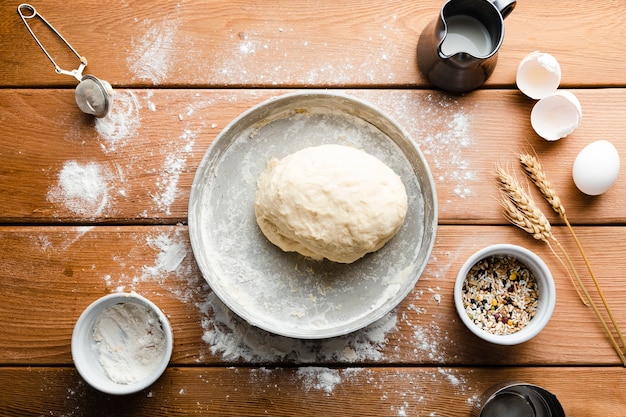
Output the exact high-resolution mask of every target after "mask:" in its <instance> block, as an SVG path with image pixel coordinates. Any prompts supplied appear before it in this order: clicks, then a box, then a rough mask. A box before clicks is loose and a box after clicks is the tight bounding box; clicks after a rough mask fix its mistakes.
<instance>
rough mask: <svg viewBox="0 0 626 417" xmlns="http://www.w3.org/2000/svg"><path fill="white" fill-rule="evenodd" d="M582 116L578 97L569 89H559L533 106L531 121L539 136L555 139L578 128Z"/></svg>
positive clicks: (550, 139)
mask: <svg viewBox="0 0 626 417" xmlns="http://www.w3.org/2000/svg"><path fill="white" fill-rule="evenodd" d="M582 117H583V109H582V107H581V105H580V101H578V98H577V97H576V96H575V95H574V94H572V93H571V92H569V91H557V92H556V93H554V94H551V95H549V96H547V97H544V98H542V99H541V100H539V101H538V102H537V103H536V104H535V105H534V106H533V109H532V111H531V113H530V123H531V125H532V126H533V129H535V132H537V134H538V135H539V136H541V137H542V138H544V139H545V140H549V141H555V140H559V139H561V138H564V137H566V136H567V135H569V134H570V133H572V132H573V131H574V130H576V128H577V127H578V125H579V124H580V120H581V119H582Z"/></svg>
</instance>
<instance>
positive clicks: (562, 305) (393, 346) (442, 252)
mask: <svg viewBox="0 0 626 417" xmlns="http://www.w3.org/2000/svg"><path fill="white" fill-rule="evenodd" d="M577 229H578V232H579V237H580V240H581V242H582V244H583V246H584V247H585V248H586V249H587V254H588V257H589V260H590V262H591V264H592V265H593V266H594V269H595V272H596V274H597V276H598V279H599V280H600V283H601V286H602V288H603V289H604V292H605V295H606V297H607V300H608V302H609V304H610V305H611V306H612V308H613V311H614V315H615V317H616V318H617V320H618V322H619V324H620V326H621V327H622V328H626V322H625V321H624V318H625V317H626V304H625V303H624V300H626V288H624V286H623V285H622V283H621V281H620V279H619V278H620V275H619V273H618V272H616V271H621V270H624V268H626V260H625V259H624V257H623V253H624V251H626V243H625V242H624V241H623V239H622V238H621V237H622V236H623V234H624V233H625V230H624V227H621V226H614V227H580V228H577ZM555 233H556V235H557V236H558V237H559V239H560V240H561V241H562V242H563V245H564V246H565V247H566V248H567V250H568V251H570V253H571V254H572V257H573V258H574V260H575V262H576V265H577V267H578V269H579V271H580V274H581V276H583V279H585V281H587V286H588V288H589V289H590V291H591V289H592V284H591V283H590V282H589V279H588V278H587V274H586V271H585V269H584V265H583V263H582V261H581V260H580V258H579V257H578V256H577V255H576V253H575V249H574V246H573V243H572V241H571V239H570V238H569V237H568V236H567V235H566V233H565V231H564V230H563V229H562V228H557V230H556V231H555ZM505 242H506V243H515V244H520V245H523V246H525V247H528V248H531V249H532V250H534V251H536V252H537V253H538V254H540V255H541V256H542V257H543V259H544V260H545V261H546V263H547V264H548V266H549V267H550V268H551V270H552V272H553V274H554V277H555V281H556V285H557V292H558V297H557V305H556V309H555V312H554V315H553V317H552V319H551V321H550V323H549V324H548V326H547V327H546V328H545V329H544V330H543V332H542V333H541V334H540V335H539V336H538V337H536V338H535V339H533V340H532V341H530V342H527V343H525V344H522V345H518V346H513V347H504V346H492V345H490V344H487V343H486V342H482V341H481V340H480V339H478V338H476V337H475V336H473V335H472V334H471V333H470V332H469V331H468V330H467V329H465V328H464V327H463V325H462V324H461V323H460V321H459V320H458V316H457V313H456V310H455V309H454V302H453V286H454V280H455V277H456V274H457V271H458V270H459V269H460V267H461V264H462V263H463V262H464V261H465V259H467V258H468V257H469V256H470V255H471V254H472V253H473V252H475V251H476V250H478V249H480V248H482V247H483V246H487V245H489V244H493V243H505ZM606 242H611V244H610V245H607V244H606ZM0 258H1V259H2V263H1V264H0V286H1V287H2V288H3V291H2V292H0V364H29V365H33V366H34V365H38V364H39V365H41V364H59V365H61V364H62V365H69V364H71V363H72V361H71V355H70V339H71V333H72V330H73V326H74V323H75V321H76V319H77V318H78V316H79V315H80V313H81V312H82V310H83V309H84V308H85V307H87V305H89V304H90V303H91V302H92V301H94V300H95V299H97V298H99V297H100V296H103V295H105V294H107V293H111V292H116V291H136V292H138V293H140V294H142V295H144V296H146V297H148V298H149V299H151V300H153V301H154V302H155V303H156V304H157V305H159V306H160V307H161V308H162V309H163V310H164V312H165V313H166V314H167V315H168V317H169V318H170V321H171V323H172V326H173V329H174V339H175V348H174V353H173V358H172V364H173V365H175V366H178V365H197V364H209V365H215V364H222V365H224V364H237V363H243V364H261V365H263V364H269V363H272V364H293V363H309V364H325V365H332V364H336V363H339V364H355V363H359V364H360V363H375V364H398V365H400V366H406V365H409V364H439V365H444V364H445V365H450V366H453V365H464V366H465V365H467V366H469V365H472V366H478V365H480V366H482V365H513V364H517V365H529V364H530V365H532V364H544V365H548V364H550V365H574V364H575V365H590V364H595V365H616V364H618V363H619V360H618V358H617V355H616V354H615V352H614V351H613V350H612V348H611V346H610V344H609V341H608V339H607V337H606V336H605V335H604V333H603V331H602V328H601V327H600V324H599V323H598V321H597V320H596V318H595V316H594V315H593V312H592V311H591V310H590V309H589V308H588V307H585V306H583V305H582V303H581V302H580V301H579V299H578V298H577V295H576V293H575V291H574V289H573V288H572V286H571V284H570V280H569V278H568V277H567V272H566V271H565V270H564V268H563V266H562V265H561V264H560V262H559V261H558V260H557V259H556V258H555V257H554V255H553V254H552V253H551V252H550V250H549V249H548V247H547V246H545V245H544V244H543V243H540V242H537V241H535V240H533V239H532V238H530V237H528V236H526V235H524V234H523V233H522V232H521V231H519V230H517V229H515V228H513V227H508V226H507V227H505V226H496V227H486V226H441V227H439V230H438V235H437V241H436V244H435V248H434V252H433V255H432V257H431V259H430V261H429V264H428V265H427V268H426V271H425V272H424V274H423V276H422V277H421V278H420V280H419V281H418V283H417V285H416V287H415V289H414V290H413V292H412V293H411V294H410V295H409V296H408V297H407V298H406V299H405V300H404V301H403V302H402V303H401V304H400V305H399V306H398V308H397V309H396V310H394V311H393V312H391V313H390V314H389V315H387V316H386V317H385V318H384V319H382V320H381V321H379V322H378V323H376V324H374V325H372V326H371V327H369V328H367V329H365V330H362V331H359V332H356V333H354V334H351V335H348V336H345V337H338V338H333V339H329V340H326V341H324V342H318V341H308V342H306V341H299V340H294V339H288V338H283V337H277V336H272V335H270V334H268V333H267V332H264V331H260V330H258V329H255V328H253V327H251V326H249V325H248V324H246V323H244V322H242V321H241V320H240V319H238V318H237V317H236V316H234V315H233V314H232V313H230V311H229V310H227V309H226V308H225V307H224V306H223V304H221V303H220V302H219V300H218V299H217V298H216V297H215V296H214V295H212V293H211V292H210V290H209V288H208V286H207V285H206V283H205V281H204V280H203V278H202V276H201V274H200V273H199V271H198V269H197V267H196V265H195V262H194V259H193V253H192V250H191V248H190V244H189V242H188V232H187V228H186V227H185V226H172V227H167V226H150V227H146V226H124V227H118V226H100V227H23V226H21V227H9V226H5V227H2V228H0ZM607 320H608V319H607ZM572 329H576V331H575V333H573V332H572Z"/></svg>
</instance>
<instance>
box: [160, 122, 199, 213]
mask: <svg viewBox="0 0 626 417" xmlns="http://www.w3.org/2000/svg"><path fill="white" fill-rule="evenodd" d="M196 136H197V133H196V132H193V131H191V130H189V129H185V130H184V131H183V133H182V134H181V135H180V136H179V137H178V139H177V140H175V141H173V142H172V143H171V144H170V146H171V149H170V148H169V147H168V148H167V149H166V152H167V153H166V155H165V161H164V163H163V166H162V168H161V171H160V175H159V176H158V178H157V182H156V187H157V193H156V194H154V195H153V196H152V201H153V202H154V203H155V204H156V208H157V209H158V210H160V211H162V212H164V213H165V214H167V215H170V214H171V206H172V204H173V203H174V201H175V200H176V196H177V195H178V181H179V180H180V175H181V174H182V173H183V172H184V170H185V168H186V164H187V157H188V156H189V155H190V154H191V152H192V150H193V145H194V143H195V138H196Z"/></svg>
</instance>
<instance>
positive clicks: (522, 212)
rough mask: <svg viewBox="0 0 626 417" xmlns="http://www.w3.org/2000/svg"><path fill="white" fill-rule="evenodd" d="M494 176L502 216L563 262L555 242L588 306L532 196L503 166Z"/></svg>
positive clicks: (583, 299)
mask: <svg viewBox="0 0 626 417" xmlns="http://www.w3.org/2000/svg"><path fill="white" fill-rule="evenodd" d="M496 178H497V181H498V185H499V186H500V191H501V192H502V200H501V205H502V207H503V209H504V217H506V218H507V220H509V222H511V223H512V224H514V225H515V226H517V227H519V228H520V229H522V230H524V231H526V232H527V233H530V234H531V235H532V236H533V237H534V238H535V239H537V240H542V241H544V242H546V243H548V245H549V247H550V250H551V251H552V253H553V254H554V255H555V256H556V257H557V259H558V260H559V262H561V264H563V261H562V259H561V258H560V257H559V256H558V255H557V254H556V252H555V251H554V249H553V247H552V245H550V242H553V243H555V244H556V246H557V247H558V248H559V251H560V252H561V253H562V254H563V256H565V257H566V259H567V260H568V264H569V268H567V267H566V268H565V270H566V271H567V275H568V276H569V279H570V281H571V282H572V286H573V287H574V290H575V291H576V294H578V298H580V300H581V301H582V302H583V304H585V305H587V306H588V305H589V303H588V302H587V300H586V297H584V296H583V294H582V293H581V290H580V289H579V286H578V284H577V282H580V277H578V272H577V271H576V268H574V265H573V263H572V262H571V260H570V259H569V256H568V255H567V253H566V252H565V250H564V249H563V247H562V246H561V244H560V243H559V242H558V241H557V239H556V237H554V234H553V233H552V226H551V225H550V222H549V221H548V219H547V218H546V216H545V215H544V214H543V212H542V211H541V209H539V208H538V207H537V205H536V204H535V202H534V200H533V199H532V197H531V196H530V195H529V194H528V193H527V192H526V191H525V190H524V188H523V187H522V186H521V185H520V183H519V182H518V181H517V180H516V179H515V177H513V176H512V175H511V174H509V173H508V172H506V171H505V170H504V169H503V168H501V167H497V168H496ZM563 265H564V264H563ZM572 274H574V275H576V278H577V279H574V277H573V276H572Z"/></svg>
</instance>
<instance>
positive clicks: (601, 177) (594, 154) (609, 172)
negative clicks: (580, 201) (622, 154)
mask: <svg viewBox="0 0 626 417" xmlns="http://www.w3.org/2000/svg"><path fill="white" fill-rule="evenodd" d="M619 169H620V160H619V154H618V153H617V149H615V146H613V144H612V143H611V142H609V141H607V140H598V141H595V142H592V143H590V144H589V145H587V146H585V148H584V149H583V150H582V151H580V153H579V154H578V156H577V157H576V160H575V161H574V166H573V168H572V176H573V178H574V184H576V187H578V189H579V190H580V191H582V192H583V193H585V194H588V195H599V194H602V193H604V192H606V191H608V189H609V188H611V186H612V185H613V184H614V183H615V181H616V180H617V176H618V174H619Z"/></svg>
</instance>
